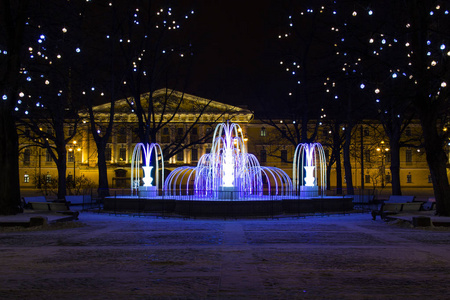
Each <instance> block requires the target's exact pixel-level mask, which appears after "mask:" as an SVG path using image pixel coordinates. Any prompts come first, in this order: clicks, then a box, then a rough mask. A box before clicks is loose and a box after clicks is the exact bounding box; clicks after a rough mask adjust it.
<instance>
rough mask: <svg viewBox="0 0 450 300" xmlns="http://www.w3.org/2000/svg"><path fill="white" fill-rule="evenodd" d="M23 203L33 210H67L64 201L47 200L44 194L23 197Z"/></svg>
mask: <svg viewBox="0 0 450 300" xmlns="http://www.w3.org/2000/svg"><path fill="white" fill-rule="evenodd" d="M23 199H24V202H25V204H26V205H27V204H28V205H29V206H30V208H31V209H33V210H45V211H64V210H69V207H68V206H67V203H65V202H53V201H48V200H47V199H46V198H45V196H37V197H23Z"/></svg>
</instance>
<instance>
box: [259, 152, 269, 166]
mask: <svg viewBox="0 0 450 300" xmlns="http://www.w3.org/2000/svg"><path fill="white" fill-rule="evenodd" d="M259 161H260V162H262V163H265V162H267V151H266V150H264V149H263V150H261V151H260V152H259Z"/></svg>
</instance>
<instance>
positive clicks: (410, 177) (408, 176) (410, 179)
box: [406, 174, 412, 183]
mask: <svg viewBox="0 0 450 300" xmlns="http://www.w3.org/2000/svg"><path fill="white" fill-rule="evenodd" d="M406 182H407V183H412V175H411V174H408V175H406Z"/></svg>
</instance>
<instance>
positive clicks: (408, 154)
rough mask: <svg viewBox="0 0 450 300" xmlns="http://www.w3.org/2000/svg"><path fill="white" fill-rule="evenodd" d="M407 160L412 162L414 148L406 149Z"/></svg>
mask: <svg viewBox="0 0 450 300" xmlns="http://www.w3.org/2000/svg"><path fill="white" fill-rule="evenodd" d="M406 162H407V163H412V150H411V149H406Z"/></svg>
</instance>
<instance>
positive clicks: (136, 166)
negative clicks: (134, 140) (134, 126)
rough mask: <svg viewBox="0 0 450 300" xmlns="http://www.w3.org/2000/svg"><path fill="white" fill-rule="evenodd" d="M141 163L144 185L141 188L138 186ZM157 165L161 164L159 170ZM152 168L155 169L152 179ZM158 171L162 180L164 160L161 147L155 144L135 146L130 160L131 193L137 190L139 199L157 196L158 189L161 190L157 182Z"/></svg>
mask: <svg viewBox="0 0 450 300" xmlns="http://www.w3.org/2000/svg"><path fill="white" fill-rule="evenodd" d="M141 161H142V163H143V165H142V169H143V171H144V174H143V175H144V176H143V178H142V181H143V183H144V185H142V186H141V185H140V179H141V176H140V174H141V170H140V168H141ZM159 164H161V168H159ZM153 167H155V171H154V174H155V178H153V177H152V169H153ZM160 170H161V172H162V178H164V159H163V153H162V150H161V146H159V144H156V143H151V144H147V145H144V144H143V143H138V144H136V146H135V147H134V151H133V156H132V158H131V191H132V192H134V191H136V190H137V194H138V196H141V197H155V196H157V195H158V187H159V188H162V181H161V186H160V181H159V173H160V172H159V171H160Z"/></svg>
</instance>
